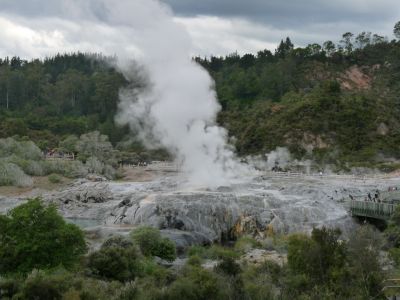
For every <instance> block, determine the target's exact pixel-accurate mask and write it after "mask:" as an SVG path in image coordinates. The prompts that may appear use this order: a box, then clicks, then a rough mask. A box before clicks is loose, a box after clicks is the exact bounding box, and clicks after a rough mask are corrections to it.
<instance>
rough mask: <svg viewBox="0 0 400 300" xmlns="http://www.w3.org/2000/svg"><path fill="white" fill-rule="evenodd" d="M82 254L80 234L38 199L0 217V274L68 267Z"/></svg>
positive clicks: (52, 208) (82, 239) (76, 228)
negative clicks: (61, 266)
mask: <svg viewBox="0 0 400 300" xmlns="http://www.w3.org/2000/svg"><path fill="white" fill-rule="evenodd" d="M85 252H86V243H85V240H84V235H83V232H82V231H81V230H80V229H79V228H78V227H77V226H75V225H73V224H68V223H66V222H65V221H64V219H63V218H62V217H61V216H60V215H58V213H57V210H56V208H55V207H54V206H48V207H45V206H44V205H43V203H42V202H41V201H40V200H39V199H31V200H29V201H28V202H27V203H26V204H22V205H20V206H18V207H16V208H14V209H12V210H11V211H10V212H9V213H8V214H7V215H1V216H0V274H7V273H18V272H21V273H27V272H30V271H31V270H32V269H34V268H42V269H49V268H54V267H56V266H58V265H63V266H64V267H66V268H71V267H73V266H74V265H75V264H76V263H77V262H78V260H79V258H80V256H81V255H83V254H84V253H85Z"/></svg>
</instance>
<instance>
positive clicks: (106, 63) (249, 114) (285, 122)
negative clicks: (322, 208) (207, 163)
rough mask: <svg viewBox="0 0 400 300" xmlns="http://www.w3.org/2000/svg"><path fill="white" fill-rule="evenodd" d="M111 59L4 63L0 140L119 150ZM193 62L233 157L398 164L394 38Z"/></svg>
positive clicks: (398, 65) (398, 44)
mask: <svg viewBox="0 0 400 300" xmlns="http://www.w3.org/2000/svg"><path fill="white" fill-rule="evenodd" d="M399 27H400V26H397V28H399ZM399 31H400V30H397V31H396V30H395V36H396V37H397V38H400V32H399ZM113 59H114V58H110V57H103V56H101V55H93V54H82V53H76V54H63V55H56V56H54V57H49V58H46V59H44V60H33V61H25V60H22V59H20V58H18V57H13V58H5V59H2V60H1V61H0V138H1V137H9V136H14V135H19V136H21V137H22V136H28V137H29V138H30V139H32V140H33V141H35V142H36V143H37V144H38V145H39V146H40V147H41V148H43V149H44V148H47V147H56V146H57V145H58V143H59V141H61V140H63V139H64V138H65V137H66V136H68V135H71V134H74V135H78V136H79V135H81V134H83V133H86V132H89V131H93V130H99V131H100V132H101V133H103V134H106V135H108V136H109V137H110V141H111V142H112V143H113V144H116V143H117V142H119V141H121V140H122V139H123V138H124V136H126V135H127V134H128V130H127V128H119V127H118V126H116V125H115V124H114V116H115V113H116V111H117V103H118V91H119V89H120V88H121V87H123V86H124V85H125V84H127V82H126V80H125V79H124V77H123V76H122V75H121V74H120V73H118V72H117V71H116V70H115V69H114V68H113V67H112V63H110V62H112V60H113ZM194 61H196V62H197V63H199V64H201V65H202V66H203V67H204V68H206V69H207V70H208V71H209V73H210V74H211V76H212V77H213V78H214V80H215V82H216V90H217V94H218V97H219V100H220V102H221V105H222V111H221V113H220V115H219V122H220V124H222V125H223V126H225V127H226V128H227V129H228V130H229V133H230V135H231V136H233V137H235V143H236V146H237V149H238V152H239V153H240V154H241V155H247V154H262V153H265V152H269V151H271V150H273V149H275V148H276V147H277V146H287V147H288V148H289V149H290V150H291V152H292V153H294V154H295V155H296V156H298V157H313V158H314V159H317V160H318V161H320V162H325V163H336V164H338V165H344V164H345V163H349V162H351V163H352V164H356V165H357V164H362V165H365V164H366V163H368V164H369V165H375V164H378V165H379V164H382V163H387V162H389V161H395V160H396V159H398V158H399V157H400V149H399V145H400V123H399V118H398V116H399V113H400V41H399V39H397V40H392V41H389V40H388V39H387V38H384V37H382V36H379V35H376V34H371V33H369V32H363V33H361V34H358V35H353V34H352V33H345V34H344V35H343V37H342V40H341V41H340V42H339V43H338V44H335V43H333V42H331V41H327V42H325V43H324V44H323V45H318V44H311V45H308V46H307V47H305V48H295V47H294V45H293V44H292V42H291V40H290V38H286V39H285V40H282V42H281V43H280V45H279V47H278V48H277V49H276V51H275V52H274V53H272V52H270V51H268V50H262V51H259V52H258V53H257V54H255V55H253V54H246V55H243V56H240V55H238V54H235V53H234V54H230V55H227V56H225V57H211V58H200V57H196V58H194Z"/></svg>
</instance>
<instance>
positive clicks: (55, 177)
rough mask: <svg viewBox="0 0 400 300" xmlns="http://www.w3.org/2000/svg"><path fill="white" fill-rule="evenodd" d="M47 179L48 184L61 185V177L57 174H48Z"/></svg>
mask: <svg viewBox="0 0 400 300" xmlns="http://www.w3.org/2000/svg"><path fill="white" fill-rule="evenodd" d="M48 179H49V182H50V183H54V184H55V183H61V182H62V178H61V176H60V175H57V174H50V175H49V177H48Z"/></svg>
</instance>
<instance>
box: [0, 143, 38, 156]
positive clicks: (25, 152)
mask: <svg viewBox="0 0 400 300" xmlns="http://www.w3.org/2000/svg"><path fill="white" fill-rule="evenodd" d="M11 155H16V156H17V157H19V158H22V159H27V160H40V159H42V151H40V149H39V148H38V147H37V146H36V145H35V143H33V142H31V141H20V142H19V141H16V140H15V139H13V138H6V139H0V157H8V156H11Z"/></svg>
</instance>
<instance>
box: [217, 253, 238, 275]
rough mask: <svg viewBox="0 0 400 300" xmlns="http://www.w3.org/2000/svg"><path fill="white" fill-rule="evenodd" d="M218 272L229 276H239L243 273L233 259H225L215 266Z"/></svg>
mask: <svg viewBox="0 0 400 300" xmlns="http://www.w3.org/2000/svg"><path fill="white" fill-rule="evenodd" d="M215 270H216V271H217V272H221V273H223V274H226V275H229V276H237V275H239V273H240V272H241V269H240V266H239V264H238V263H237V262H236V261H235V260H234V259H233V258H232V257H225V258H224V259H222V261H221V262H219V263H218V265H216V266H215Z"/></svg>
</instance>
